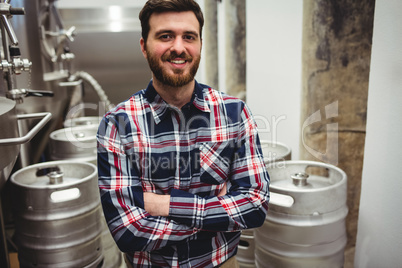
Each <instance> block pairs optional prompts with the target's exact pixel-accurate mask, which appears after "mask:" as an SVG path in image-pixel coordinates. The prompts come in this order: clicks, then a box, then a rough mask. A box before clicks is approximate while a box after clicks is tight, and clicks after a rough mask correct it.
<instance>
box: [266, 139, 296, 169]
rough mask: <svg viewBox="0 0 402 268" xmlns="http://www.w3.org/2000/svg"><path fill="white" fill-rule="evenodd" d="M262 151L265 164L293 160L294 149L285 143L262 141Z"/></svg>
mask: <svg viewBox="0 0 402 268" xmlns="http://www.w3.org/2000/svg"><path fill="white" fill-rule="evenodd" d="M261 150H262V154H263V156H264V162H265V164H269V163H272V162H277V161H284V160H291V158H292V149H291V148H290V147H289V146H287V145H286V144H284V143H281V142H272V141H268V140H261Z"/></svg>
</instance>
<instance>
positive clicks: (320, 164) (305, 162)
mask: <svg viewBox="0 0 402 268" xmlns="http://www.w3.org/2000/svg"><path fill="white" fill-rule="evenodd" d="M278 163H280V164H278ZM278 165H280V166H281V167H277V169H286V166H287V165H306V167H309V166H311V167H323V168H327V169H330V170H334V171H336V172H338V173H339V175H340V180H339V181H337V182H336V183H334V184H331V185H328V186H326V187H325V188H308V189H302V188H300V189H291V188H286V187H278V186H276V185H275V184H272V183H271V184H270V186H269V187H270V189H273V190H278V191H286V192H290V193H291V192H297V193H300V192H320V191H324V190H325V191H326V190H331V189H333V188H337V187H339V186H340V185H342V184H344V183H346V182H347V174H346V172H345V171H343V170H342V169H340V168H339V167H337V166H334V165H331V164H327V163H323V162H317V161H310V160H284V161H280V162H272V163H268V164H267V165H266V168H267V170H268V174H269V171H270V169H271V170H272V169H275V166H278Z"/></svg>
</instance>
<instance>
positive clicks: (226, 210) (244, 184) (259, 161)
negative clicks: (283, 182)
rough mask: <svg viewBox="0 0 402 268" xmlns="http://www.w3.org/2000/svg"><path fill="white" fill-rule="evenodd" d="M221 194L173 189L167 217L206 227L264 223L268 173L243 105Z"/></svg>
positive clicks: (236, 227)
mask: <svg viewBox="0 0 402 268" xmlns="http://www.w3.org/2000/svg"><path fill="white" fill-rule="evenodd" d="M227 186H228V193H227V194H226V195H224V196H220V197H217V196H210V197H206V198H202V197H200V196H197V195H194V194H191V193H188V192H185V191H181V190H177V189H174V190H172V192H171V197H170V209H169V218H170V219H173V220H175V221H177V222H180V223H183V224H186V225H188V226H191V227H194V228H197V229H200V230H206V231H221V232H227V231H229V232H230V231H238V230H242V229H249V228H256V227H259V226H261V225H262V224H263V223H264V220H265V217H266V213H267V210H268V201H269V175H268V172H267V170H266V168H265V164H264V160H263V156H262V151H261V146H260V141H259V137H258V132H257V125H256V123H255V121H254V119H253V117H252V116H251V113H250V110H249V109H248V107H247V106H246V105H245V106H244V108H243V110H242V113H241V124H240V129H239V137H238V142H237V146H236V150H235V152H234V157H233V161H232V162H231V164H230V174H229V176H228V178H227Z"/></svg>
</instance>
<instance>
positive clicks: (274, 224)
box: [255, 161, 348, 268]
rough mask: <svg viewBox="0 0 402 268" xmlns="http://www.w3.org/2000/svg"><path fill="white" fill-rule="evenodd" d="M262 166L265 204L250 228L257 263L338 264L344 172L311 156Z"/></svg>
mask: <svg viewBox="0 0 402 268" xmlns="http://www.w3.org/2000/svg"><path fill="white" fill-rule="evenodd" d="M284 164H285V165H284V166H277V165H275V163H271V164H269V165H267V169H268V172H269V174H270V177H271V184H270V193H271V201H270V208H269V211H268V214H267V217H266V220H265V222H264V224H263V226H262V227H260V228H258V229H256V230H255V243H256V245H255V258H256V264H257V267H301V268H303V267H306V268H307V267H343V263H344V248H345V246H346V242H347V237H346V227H345V218H346V216H347V213H348V208H347V205H346V194H347V188H346V187H347V186H346V182H347V176H346V174H345V172H344V171H342V170H341V169H339V168H337V167H335V166H332V165H329V164H325V163H320V162H313V161H285V163H284Z"/></svg>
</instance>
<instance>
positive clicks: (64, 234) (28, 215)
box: [10, 161, 103, 268]
mask: <svg viewBox="0 0 402 268" xmlns="http://www.w3.org/2000/svg"><path fill="white" fill-rule="evenodd" d="M10 181H11V185H12V188H11V189H12V191H13V193H12V197H13V199H14V200H13V205H12V206H13V212H14V216H15V239H16V243H17V245H18V257H19V261H20V264H21V267H48V268H50V267H63V268H64V267H71V268H75V267H99V265H100V264H101V263H102V262H103V256H102V246H101V230H102V226H101V221H100V220H99V218H100V216H101V207H100V198H99V190H98V185H97V169H96V166H95V165H93V164H90V163H85V162H73V161H54V162H46V163H41V164H36V165H32V166H28V167H26V168H23V169H21V170H19V171H17V172H15V173H14V174H13V175H12V176H11V178H10Z"/></svg>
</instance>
